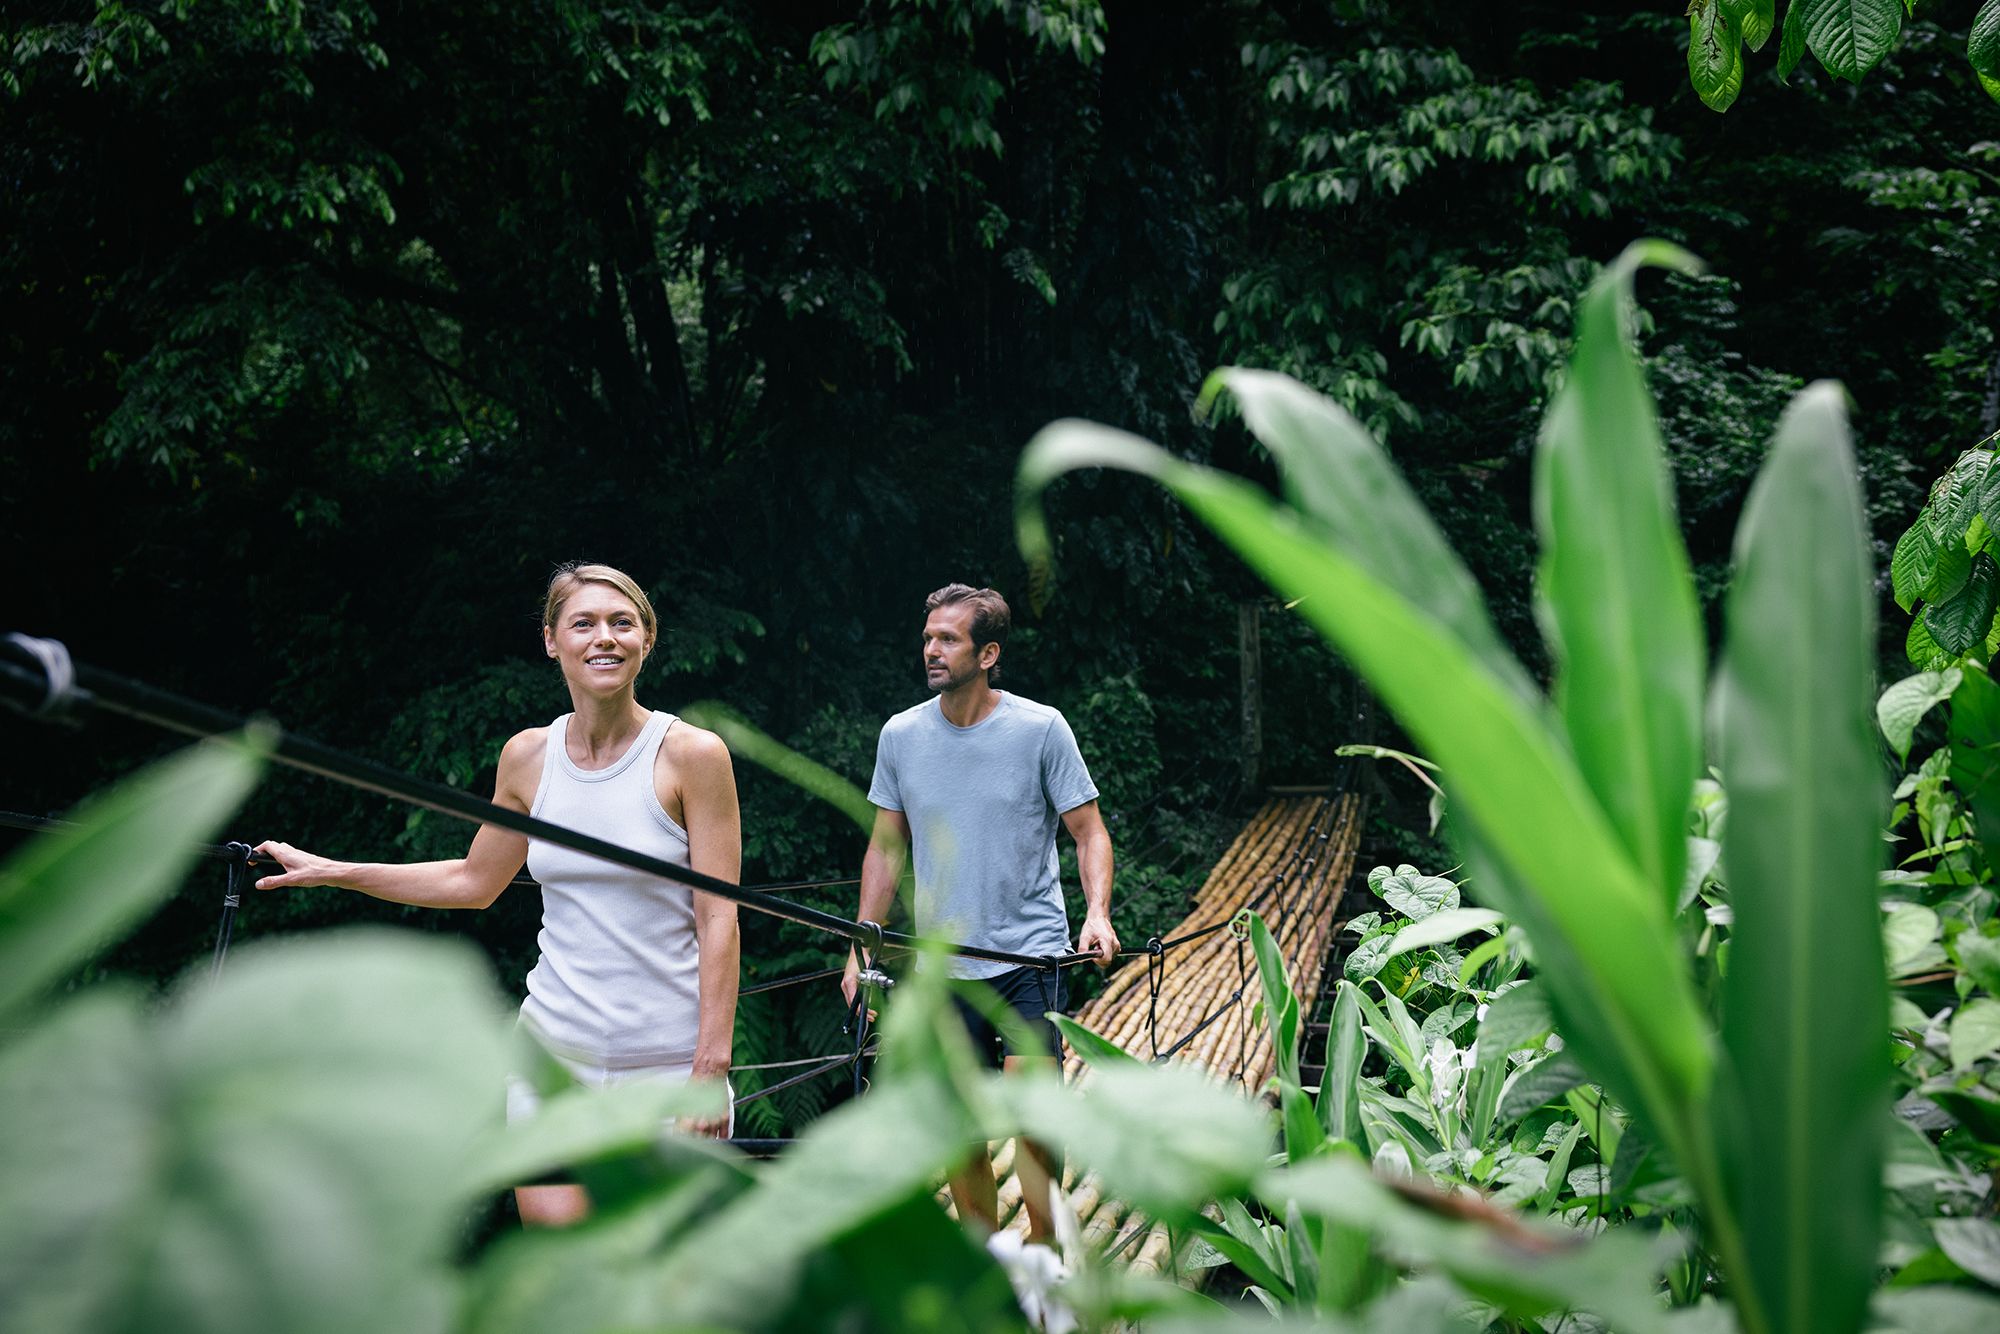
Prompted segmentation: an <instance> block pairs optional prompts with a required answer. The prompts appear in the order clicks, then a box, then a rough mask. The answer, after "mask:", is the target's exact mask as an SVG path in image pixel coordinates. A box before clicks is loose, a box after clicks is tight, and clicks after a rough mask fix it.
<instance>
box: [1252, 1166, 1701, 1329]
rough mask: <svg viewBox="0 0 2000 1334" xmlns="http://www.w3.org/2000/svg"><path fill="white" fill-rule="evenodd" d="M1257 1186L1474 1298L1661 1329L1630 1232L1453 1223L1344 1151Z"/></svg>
mask: <svg viewBox="0 0 2000 1334" xmlns="http://www.w3.org/2000/svg"><path fill="white" fill-rule="evenodd" d="M1257 1193H1258V1195H1259V1196H1260V1197H1262V1198H1263V1199H1264V1200H1265V1202H1266V1203H1267V1204H1269V1205H1270V1206H1271V1207H1273V1208H1274V1209H1276V1208H1289V1207H1290V1206H1291V1205H1293V1204H1296V1205H1297V1207H1298V1208H1299V1209H1300V1211H1301V1212H1302V1213H1303V1214H1305V1215H1307V1216H1309V1217H1310V1216H1318V1217H1319V1218H1321V1219H1323V1220H1326V1221H1327V1222H1329V1223H1338V1224H1342V1225H1345V1226H1348V1227H1353V1228H1358V1229H1366V1230H1368V1231H1369V1232H1371V1233H1372V1234H1373V1235H1374V1237H1375V1238H1376V1240H1377V1242H1378V1243H1379V1244H1381V1245H1383V1246H1385V1247H1386V1248H1388V1249H1389V1250H1391V1251H1392V1252H1393V1253H1395V1254H1396V1255H1398V1256H1399V1257H1403V1258H1406V1259H1408V1260H1410V1261H1413V1262H1415V1263H1416V1264H1417V1265H1418V1266H1419V1267H1420V1268H1423V1269H1432V1270H1437V1271H1441V1272H1443V1273H1445V1274H1448V1275H1450V1276H1451V1278H1453V1279H1454V1280H1456V1281H1457V1282H1458V1283H1459V1284H1461V1285H1462V1286H1463V1287H1464V1288H1465V1289H1466V1290H1467V1291H1469V1292H1471V1293H1473V1294H1474V1295H1475V1296H1478V1297H1481V1298H1483V1299H1485V1300H1487V1301H1489V1302H1492V1303H1494V1304H1495V1305H1498V1306H1500V1307H1501V1308H1502V1309H1503V1310H1505V1311H1508V1312H1511V1313H1513V1314H1516V1315H1520V1316H1527V1317H1533V1316H1537V1315H1545V1314H1548V1313H1549V1312H1552V1311H1558V1310H1565V1309H1570V1308H1574V1309H1578V1310H1583V1311H1588V1312H1590V1313H1591V1314H1593V1315H1596V1316H1600V1317H1602V1318H1603V1319H1605V1320H1606V1321H1608V1322H1610V1325H1611V1327H1612V1328H1615V1329H1617V1330H1619V1331H1620V1334H1655V1332H1656V1331H1660V1330H1663V1329H1664V1328H1665V1323H1664V1313H1663V1311H1662V1309H1661V1307H1660V1305H1659V1303H1658V1302H1657V1301H1655V1300H1654V1298H1653V1293H1652V1287H1653V1282H1652V1280H1653V1276H1654V1275H1655V1274H1656V1273H1657V1272H1658V1264H1657V1262H1656V1261H1655V1260H1654V1259H1653V1255H1652V1252H1651V1251H1650V1249H1649V1248H1648V1247H1647V1245H1646V1243H1645V1242H1644V1241H1643V1240H1642V1239H1641V1238H1640V1237H1638V1236H1637V1235H1634V1234H1631V1233H1629V1232H1626V1233H1620V1232H1617V1231H1613V1232H1610V1233H1607V1234H1604V1235H1602V1236H1599V1237H1596V1238H1594V1239H1592V1240H1591V1241H1589V1242H1588V1243H1579V1242H1578V1241H1577V1240H1576V1239H1575V1238H1574V1237H1573V1236H1572V1235H1569V1234H1565V1233H1559V1232H1548V1233H1543V1232H1541V1231H1539V1230H1537V1229H1532V1228H1528V1227H1527V1226H1526V1225H1524V1224H1522V1223H1520V1222H1518V1221H1516V1220H1514V1219H1512V1218H1511V1217H1504V1216H1502V1215H1500V1214H1499V1213H1498V1211H1495V1213H1494V1215H1492V1216H1491V1218H1490V1220H1489V1221H1487V1222H1485V1223H1483V1224H1482V1223H1479V1222H1468V1221H1461V1220H1460V1219H1455V1218H1451V1217H1449V1216H1448V1215H1447V1214H1446V1212H1445V1211H1444V1205H1443V1200H1442V1197H1440V1200H1439V1203H1438V1206H1437V1207H1436V1208H1435V1209H1426V1208H1421V1207H1419V1206H1418V1205H1416V1204H1414V1203H1411V1202H1408V1201H1406V1200H1404V1199H1403V1198H1401V1197H1399V1196H1398V1195H1396V1194H1394V1193H1392V1192H1391V1191H1390V1190H1389V1189H1388V1188H1387V1187H1386V1186H1384V1185H1383V1184H1382V1183H1381V1182H1380V1181H1378V1180H1376V1179H1375V1177H1374V1176H1373V1174H1371V1173H1370V1172H1369V1171H1368V1170H1367V1169H1366V1168H1364V1167H1362V1166H1361V1165H1360V1164H1358V1163H1355V1162H1353V1161H1351V1160H1348V1159H1343V1158H1322V1159H1318V1160H1316V1161H1314V1162H1311V1163H1307V1164H1305V1165H1304V1166H1302V1167H1297V1168H1292V1169H1290V1170H1286V1171H1274V1172H1268V1173H1266V1174H1265V1175H1264V1177H1263V1178H1262V1179H1261V1180H1260V1181H1259V1183H1258V1186H1257Z"/></svg>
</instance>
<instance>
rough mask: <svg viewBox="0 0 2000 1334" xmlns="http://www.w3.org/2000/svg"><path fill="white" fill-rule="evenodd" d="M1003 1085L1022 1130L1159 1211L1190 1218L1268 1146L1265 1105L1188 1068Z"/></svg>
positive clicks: (1119, 1069) (1233, 1186)
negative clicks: (1073, 1083)
mask: <svg viewBox="0 0 2000 1334" xmlns="http://www.w3.org/2000/svg"><path fill="white" fill-rule="evenodd" d="M1000 1083H1001V1085H1002V1096H1003V1097H1004V1098H1005V1099H1006V1100H1007V1102H1008V1104H1009V1105H1010V1106H1012V1107H1013V1108H1014V1109H1015V1111H1016V1114H1017V1115H1018V1117H1019V1119H1020V1124H1021V1126H1022V1128H1023V1129H1025V1130H1026V1131H1027V1132H1028V1133H1029V1134H1030V1135H1032V1136H1034V1137H1035V1138H1036V1139H1038V1140H1040V1141H1041V1142H1043V1143H1045V1144H1048V1145H1050V1146H1051V1147H1053V1148H1058V1149H1067V1150H1068V1151H1069V1152H1070V1153H1071V1154H1073V1155H1074V1156H1075V1159H1076V1161H1077V1163H1078V1164H1079V1166H1080V1167H1083V1168H1088V1169H1090V1170H1092V1171H1095V1172H1096V1173H1098V1175H1099V1176H1101V1177H1102V1178H1103V1179H1104V1182H1105V1184H1106V1186H1107V1187H1108V1188H1109V1189H1111V1190H1113V1191H1116V1192H1117V1193H1118V1196H1119V1198H1121V1199H1123V1200H1125V1201H1126V1202H1127V1203H1129V1204H1131V1205H1133V1206H1134V1207H1136V1208H1139V1209H1142V1210H1144V1211H1146V1212H1147V1213H1149V1214H1152V1215H1153V1216H1155V1217H1160V1218H1174V1219H1184V1218H1185V1217H1187V1216H1191V1215H1193V1214H1194V1213H1195V1212H1196V1210H1197V1209H1198V1208H1199V1206H1200V1203H1201V1201H1203V1200H1206V1199H1213V1198H1216V1197H1217V1196H1220V1195H1223V1194H1227V1193H1231V1192H1238V1191H1241V1190H1242V1189H1244V1187H1246V1186H1247V1185H1248V1184H1249V1182H1250V1180H1251V1179H1252V1178H1253V1177H1254V1176H1256V1174H1257V1172H1258V1170H1259V1169H1260V1168H1261V1167H1262V1166H1263V1164H1264V1159H1265V1155H1266V1153H1267V1152H1268V1149H1269V1145H1270V1139H1271V1125H1270V1121H1269V1120H1268V1118H1267V1117H1266V1115H1265V1114H1264V1112H1263V1110H1262V1109H1261V1107H1259V1106H1257V1105H1255V1104H1253V1103H1251V1102H1250V1101H1248V1100H1247V1099H1245V1098H1243V1097H1242V1096H1241V1095H1239V1094H1236V1093H1232V1092H1230V1091H1229V1090H1228V1089H1227V1088H1226V1087H1223V1086H1219V1085H1217V1084H1215V1083H1213V1082H1211V1081H1210V1080H1209V1079H1208V1078H1207V1077H1206V1076H1205V1075H1203V1074H1202V1073H1201V1072H1199V1071H1196V1070H1193V1069H1190V1068H1188V1067H1186V1066H1179V1065H1166V1066H1144V1067H1136V1068H1129V1069H1128V1068H1126V1067H1123V1066H1107V1067H1105V1068H1102V1069H1100V1070H1098V1071H1097V1072H1096V1074H1094V1075H1093V1076H1092V1077H1091V1081H1090V1084H1089V1086H1088V1088H1086V1089H1085V1090H1083V1091H1082V1092H1078V1091H1076V1090H1073V1089H1066V1088H1064V1087H1063V1085H1062V1081H1061V1080H1060V1079H1057V1078H1055V1077H1054V1076H1036V1077H1021V1076H1009V1077H1006V1078H1004V1079H1002V1080H1000ZM874 1096H876V1097H880V1096H881V1095H880V1094H876V1095H874Z"/></svg>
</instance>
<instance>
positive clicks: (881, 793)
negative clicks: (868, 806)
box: [868, 723, 903, 811]
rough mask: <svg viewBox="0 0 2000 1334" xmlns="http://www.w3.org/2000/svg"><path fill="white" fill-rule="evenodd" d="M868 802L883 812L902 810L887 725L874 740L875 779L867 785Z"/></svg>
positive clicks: (894, 752) (900, 789)
mask: <svg viewBox="0 0 2000 1334" xmlns="http://www.w3.org/2000/svg"><path fill="white" fill-rule="evenodd" d="M868 800H869V801H870V802H872V803H874V804H875V805H877V806H880V807H881V808H882V809H883V810H885V811H900V810H902V809H903V788H902V785H901V784H900V783H898V782H897V781H896V746H895V742H894V740H893V739H892V738H891V737H890V735H889V725H888V724H887V723H884V724H883V725H882V735H881V736H879V737H877V738H876V740H875V777H874V779H873V781H871V782H870V783H869V784H868Z"/></svg>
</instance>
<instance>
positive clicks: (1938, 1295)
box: [1871, 1286, 2000, 1334]
mask: <svg viewBox="0 0 2000 1334" xmlns="http://www.w3.org/2000/svg"><path fill="white" fill-rule="evenodd" d="M1874 1314H1875V1317H1876V1319H1877V1321H1878V1322H1879V1323H1878V1324H1876V1325H1874V1326H1873V1327H1872V1328H1871V1334H1993V1331H1994V1330H1995V1329H1996V1328H2000V1297H1995V1296H1992V1295H1991V1294H1989V1293H1984V1292H1973V1291H1971V1290H1970V1289H1967V1288H1957V1287H1943V1286H1938V1287H1924V1288H1884V1289H1883V1290H1882V1291H1880V1292H1878V1293H1876V1294H1875V1301H1874Z"/></svg>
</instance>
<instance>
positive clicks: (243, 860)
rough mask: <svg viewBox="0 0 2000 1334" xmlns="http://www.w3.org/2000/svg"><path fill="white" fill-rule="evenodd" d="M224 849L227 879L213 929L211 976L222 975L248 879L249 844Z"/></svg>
mask: <svg viewBox="0 0 2000 1334" xmlns="http://www.w3.org/2000/svg"><path fill="white" fill-rule="evenodd" d="M226 850H227V852H228V854H229V870H228V872H227V875H228V879H227V880H226V881H225V882H224V884H223V890H222V923H221V925H220V926H218V927H216V929H215V958H214V960H213V961H212V962H211V963H210V964H209V967H208V975H209V976H210V977H211V978H216V977H221V976H222V961H223V959H224V958H226V957H228V954H229V937H230V934H231V932H232V931H233V930H234V928H235V925H236V910H237V909H238V908H240V907H242V906H243V891H244V889H245V888H247V887H248V883H249V879H250V845H249V844H248V843H231V844H228V845H227V849H226Z"/></svg>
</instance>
